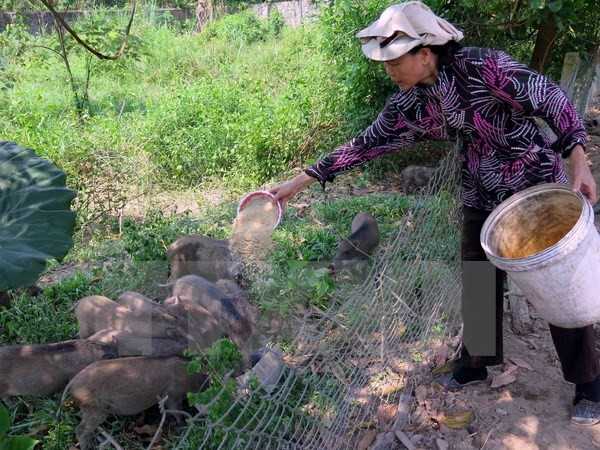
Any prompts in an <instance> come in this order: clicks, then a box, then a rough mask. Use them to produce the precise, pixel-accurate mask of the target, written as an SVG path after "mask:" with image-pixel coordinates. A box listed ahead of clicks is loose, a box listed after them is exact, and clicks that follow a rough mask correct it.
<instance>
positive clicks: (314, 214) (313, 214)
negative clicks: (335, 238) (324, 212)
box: [310, 209, 323, 227]
mask: <svg viewBox="0 0 600 450" xmlns="http://www.w3.org/2000/svg"><path fill="white" fill-rule="evenodd" d="M310 218H311V219H312V220H313V222H314V223H316V224H317V225H319V226H320V227H322V226H323V222H321V221H320V220H319V219H317V213H316V212H315V211H314V209H313V210H311V212H310Z"/></svg>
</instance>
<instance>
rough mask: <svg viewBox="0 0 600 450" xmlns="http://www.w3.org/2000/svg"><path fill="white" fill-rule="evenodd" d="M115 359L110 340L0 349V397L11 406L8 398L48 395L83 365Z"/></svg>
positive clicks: (115, 348) (113, 343) (115, 354)
mask: <svg viewBox="0 0 600 450" xmlns="http://www.w3.org/2000/svg"><path fill="white" fill-rule="evenodd" d="M117 356H118V354H117V344H116V342H115V340H114V339H110V340H107V342H99V341H96V340H92V339H85V340H82V339H74V340H70V341H64V342H58V343H55V344H41V345H6V346H3V347H0V397H1V398H2V400H3V401H4V402H5V403H6V404H12V401H11V397H12V396H15V395H30V396H33V397H46V396H49V395H52V394H54V393H56V392H59V391H60V390H61V389H63V388H64V387H65V386H66V385H67V383H68V382H69V380H70V379H71V378H72V377H73V376H75V375H76V374H77V373H78V372H79V371H81V370H82V369H83V368H85V367H86V366H88V365H90V364H92V363H93V362H96V361H100V360H103V359H109V358H116V357H117Z"/></svg>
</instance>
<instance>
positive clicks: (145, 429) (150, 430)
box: [133, 425, 157, 436]
mask: <svg viewBox="0 0 600 450" xmlns="http://www.w3.org/2000/svg"><path fill="white" fill-rule="evenodd" d="M156 430H157V428H156V427H155V426H153V425H142V426H141V427H133V431H134V432H135V433H137V434H140V435H141V434H148V435H150V436H154V433H156Z"/></svg>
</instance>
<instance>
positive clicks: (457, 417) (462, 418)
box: [440, 411, 475, 428]
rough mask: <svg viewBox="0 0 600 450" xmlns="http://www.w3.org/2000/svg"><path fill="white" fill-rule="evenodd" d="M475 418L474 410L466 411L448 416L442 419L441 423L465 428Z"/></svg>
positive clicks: (451, 426)
mask: <svg viewBox="0 0 600 450" xmlns="http://www.w3.org/2000/svg"><path fill="white" fill-rule="evenodd" d="M474 418H475V414H473V411H465V412H462V413H456V414H452V415H450V416H447V417H445V418H444V419H442V420H441V421H440V423H443V424H444V425H446V426H447V427H450V428H464V427H466V426H467V425H469V423H471V421H472V420H473V419H474Z"/></svg>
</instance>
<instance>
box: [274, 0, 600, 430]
mask: <svg viewBox="0 0 600 450" xmlns="http://www.w3.org/2000/svg"><path fill="white" fill-rule="evenodd" d="M357 37H359V38H361V41H362V50H363V53H364V54H365V55H366V56H367V57H368V58H370V59H373V60H376V61H382V62H383V64H384V67H385V71H386V73H387V74H388V76H389V77H390V78H391V80H392V81H393V82H394V83H396V85H397V86H398V87H399V92H398V93H396V94H395V95H394V96H393V97H392V98H391V99H390V100H389V102H388V103H387V104H386V106H385V107H384V109H383V110H382V111H381V113H380V114H379V116H378V117H377V119H376V120H375V122H373V124H372V125H371V126H370V127H369V128H367V129H366V130H365V131H364V132H362V133H361V134H359V135H358V136H356V137H355V138H353V139H352V140H350V141H349V142H347V143H346V144H344V145H342V146H340V147H338V148H337V149H335V150H334V151H333V152H331V153H330V154H329V155H327V156H326V157H325V158H323V159H322V160H320V161H318V162H317V163H316V164H314V165H312V166H311V167H309V168H308V169H306V170H305V172H304V173H301V174H300V175H298V176H296V177H295V178H293V179H291V180H289V181H287V182H285V183H283V184H280V185H279V186H276V187H274V188H272V189H270V192H271V193H273V194H274V195H275V201H277V200H280V201H282V203H283V204H284V205H285V203H286V202H287V201H288V200H289V199H291V198H292V197H293V196H294V195H295V194H296V193H298V192H299V191H300V190H301V189H303V188H304V187H306V186H308V185H310V184H312V183H314V182H316V181H318V182H319V183H320V184H321V185H322V186H323V187H325V183H326V182H331V181H333V180H334V178H335V176H336V175H337V174H340V173H342V172H345V171H348V170H350V169H353V168H354V167H357V166H359V165H360V164H363V163H365V162H367V161H369V160H371V159H374V158H377V157H379V156H381V155H384V154H386V153H390V152H393V151H397V150H400V149H402V148H403V147H406V146H408V145H410V144H413V143H415V142H417V141H419V140H423V139H435V140H456V139H461V141H462V149H461V154H460V160H461V166H462V201H463V206H464V207H463V214H464V215H463V225H462V230H461V258H462V261H463V295H462V299H461V300H462V311H463V322H464V335H463V347H462V353H461V367H460V368H459V369H458V370H456V371H455V372H453V373H451V374H447V375H446V376H443V377H440V378H438V380H437V381H438V382H439V383H440V384H441V385H442V386H444V387H445V388H446V389H449V390H456V389H460V388H462V387H463V386H465V385H466V384H469V383H474V382H480V381H483V380H485V379H486V378H487V375H488V373H487V368H486V366H491V365H496V364H501V363H502V360H503V358H502V298H503V281H504V273H503V272H501V271H499V270H495V269H493V268H492V269H491V273H492V277H491V278H488V279H489V280H490V281H489V283H488V287H489V289H487V291H491V294H490V292H486V289H481V285H480V284H479V285H477V283H473V282H472V281H474V280H475V279H476V277H478V276H479V275H478V273H477V271H475V272H473V271H471V267H472V265H471V264H469V263H470V262H472V261H478V262H483V261H486V260H487V258H486V255H485V252H484V251H483V249H482V247H481V243H480V240H479V234H480V231H481V228H482V226H483V223H484V221H485V219H486V218H487V217H488V215H489V214H490V212H491V211H492V210H493V209H494V208H495V207H496V206H498V205H499V204H500V203H501V202H502V201H504V200H506V199H507V198H508V197H510V196H511V195H512V194H514V193H516V192H519V191H520V190H523V189H525V188H528V187H530V186H534V185H538V184H542V183H553V182H557V183H567V177H566V175H565V173H564V171H563V168H562V164H561V161H560V158H561V157H563V158H567V157H568V158H569V159H570V162H571V164H570V166H571V179H572V182H573V187H572V189H573V191H574V192H581V193H582V194H583V195H585V196H586V197H587V198H588V199H589V200H590V201H591V202H595V201H596V184H595V182H594V179H593V177H592V174H591V172H590V169H589V167H588V164H587V160H586V156H585V153H584V148H585V145H586V142H587V136H586V133H585V129H584V127H583V124H582V122H581V119H580V118H579V116H578V114H577V113H576V111H575V109H574V107H573V105H572V103H571V102H570V101H569V99H568V98H567V97H566V96H565V94H564V93H563V91H562V90H561V89H560V88H559V87H558V86H557V85H556V84H554V83H552V82H551V81H550V80H548V79H547V78H545V77H544V76H541V75H540V74H538V73H536V72H534V71H533V70H531V69H529V68H528V67H526V66H524V65H523V64H520V63H518V62H516V61H514V60H512V59H511V58H510V57H509V56H508V55H506V54H505V53H503V52H500V51H493V50H490V49H482V48H463V47H462V46H461V45H460V44H459V43H458V41H460V40H461V39H462V37H463V35H462V33H461V32H460V31H459V30H457V29H456V28H455V27H454V26H452V25H451V24H450V23H448V22H446V21H445V20H443V19H441V18H439V17H437V16H436V15H435V14H433V12H432V11H431V10H430V9H429V8H428V7H427V6H426V5H424V4H423V3H421V2H418V1H412V2H406V3H401V4H397V5H393V6H391V7H389V8H387V9H386V10H385V11H384V12H383V13H382V15H381V16H380V17H379V19H377V20H376V21H375V22H374V23H373V24H371V25H370V26H369V27H367V28H365V29H364V30H362V31H361V32H360V33H358V35H357ZM536 118H539V119H542V120H544V121H545V122H546V123H547V124H548V125H549V126H550V127H551V128H552V130H553V132H554V133H555V134H556V136H557V138H556V140H554V141H552V140H551V139H550V138H549V137H548V136H547V135H546V134H545V133H544V132H543V131H542V129H541V128H540V126H539V124H538V123H537V122H536ZM483 264H487V265H489V267H492V266H491V263H489V262H485V263H483ZM489 267H488V273H489ZM480 268H481V266H479V269H480ZM467 286H471V287H470V288H468V287H467ZM472 286H475V288H473V287H472ZM477 286H479V287H477ZM465 291H469V292H465ZM484 316H485V317H484ZM486 321H487V323H491V325H492V326H491V327H483V328H484V330H483V331H482V327H481V326H480V325H481V323H486ZM485 329H487V330H490V331H487V335H486V331H485ZM550 331H551V334H552V338H553V341H554V343H555V346H556V350H557V352H558V356H559V359H560V361H561V364H562V369H563V374H564V377H565V379H566V380H567V381H569V382H571V383H574V384H575V399H574V401H573V404H574V407H573V408H572V411H571V421H572V422H573V423H576V424H580V425H593V424H595V423H598V422H600V364H599V360H598V355H597V354H596V349H595V339H594V333H593V328H592V326H588V327H584V328H577V329H563V328H559V327H556V326H553V325H550ZM482 333H483V334H482ZM481 342H484V343H485V342H487V343H488V344H489V343H490V342H491V344H490V345H488V346H487V347H486V345H483V347H481V346H478V345H477V343H481ZM490 346H491V349H490V348H489V347H490ZM469 349H471V352H469Z"/></svg>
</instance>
